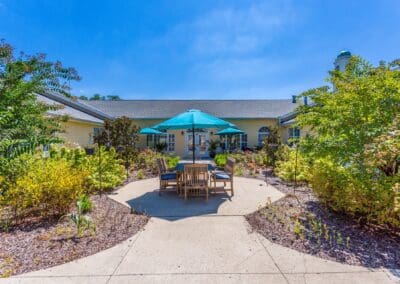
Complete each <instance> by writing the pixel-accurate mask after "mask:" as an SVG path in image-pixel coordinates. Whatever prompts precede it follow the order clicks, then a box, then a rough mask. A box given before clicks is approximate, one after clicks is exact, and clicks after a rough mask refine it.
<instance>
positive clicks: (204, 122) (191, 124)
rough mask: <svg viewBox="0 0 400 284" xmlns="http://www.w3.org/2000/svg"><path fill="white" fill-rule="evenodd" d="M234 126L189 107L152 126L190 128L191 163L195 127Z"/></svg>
mask: <svg viewBox="0 0 400 284" xmlns="http://www.w3.org/2000/svg"><path fill="white" fill-rule="evenodd" d="M231 126H234V125H233V124H232V123H229V122H227V121H225V120H223V119H220V118H218V117H215V116H212V115H211V114H208V113H205V112H202V111H200V110H197V109H190V110H188V111H185V112H183V113H181V114H178V115H177V116H174V117H172V118H170V119H168V120H166V121H164V122H161V123H160V124H157V125H155V126H154V127H153V128H154V129H157V130H170V129H191V130H192V134H193V147H192V152H193V164H194V163H195V147H194V146H195V143H194V141H195V139H194V133H195V129H196V128H226V127H231Z"/></svg>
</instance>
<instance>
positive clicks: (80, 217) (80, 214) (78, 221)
mask: <svg viewBox="0 0 400 284" xmlns="http://www.w3.org/2000/svg"><path fill="white" fill-rule="evenodd" d="M89 206H90V208H89ZM91 208H92V204H91V201H90V199H89V198H87V196H86V197H85V196H81V197H80V199H79V200H78V201H77V202H76V213H70V214H68V215H66V216H65V217H69V219H70V220H71V221H72V222H73V223H74V224H75V226H76V231H77V235H78V237H81V236H83V233H84V232H85V231H86V230H89V229H90V230H91V231H92V234H94V233H95V232H96V226H95V224H94V223H93V221H92V220H91V218H90V217H89V216H87V215H85V214H86V213H87V212H89V211H90V209H91Z"/></svg>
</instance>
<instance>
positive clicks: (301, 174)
mask: <svg viewBox="0 0 400 284" xmlns="http://www.w3.org/2000/svg"><path fill="white" fill-rule="evenodd" d="M277 156H278V157H279V159H280V160H278V161H277V162H276V168H275V173H276V175H277V176H279V177H280V178H281V179H283V180H285V181H290V182H292V181H294V177H295V169H296V181H299V182H306V181H308V179H309V173H310V165H309V163H308V162H307V161H306V159H305V158H304V155H303V154H302V153H301V151H297V167H296V150H295V149H290V148H289V147H287V146H285V147H282V148H281V149H279V151H278V153H277Z"/></svg>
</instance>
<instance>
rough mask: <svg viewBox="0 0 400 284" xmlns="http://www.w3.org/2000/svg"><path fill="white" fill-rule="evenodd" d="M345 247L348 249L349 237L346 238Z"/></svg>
mask: <svg viewBox="0 0 400 284" xmlns="http://www.w3.org/2000/svg"><path fill="white" fill-rule="evenodd" d="M346 247H347V248H348V249H349V248H350V237H347V238H346Z"/></svg>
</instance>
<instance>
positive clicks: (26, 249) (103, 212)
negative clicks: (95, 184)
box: [0, 195, 149, 277]
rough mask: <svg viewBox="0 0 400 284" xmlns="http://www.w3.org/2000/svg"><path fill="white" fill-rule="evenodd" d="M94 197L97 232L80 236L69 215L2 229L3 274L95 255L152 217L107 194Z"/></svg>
mask: <svg viewBox="0 0 400 284" xmlns="http://www.w3.org/2000/svg"><path fill="white" fill-rule="evenodd" d="M91 200H92V202H93V205H94V208H93V209H92V211H91V212H90V213H89V214H88V215H89V216H90V217H91V219H92V221H93V222H94V224H95V225H96V231H95V233H93V232H91V231H87V232H85V233H84V235H83V236H82V237H78V236H77V234H76V228H75V226H74V224H73V223H72V222H71V221H69V220H68V218H64V219H65V220H63V219H61V221H60V219H57V220H54V219H53V220H40V221H37V222H33V221H34V220H30V222H25V223H24V224H21V225H19V226H17V227H14V228H12V230H11V231H9V232H1V231H0V240H1V242H0V277H1V276H3V277H7V276H10V275H15V274H20V273H25V272H29V271H33V270H39V269H43V268H48V267H51V266H54V265H59V264H62V263H65V262H69V261H71V260H74V259H78V258H81V257H85V256H88V255H92V254H94V253H96V252H99V251H101V250H104V249H107V248H110V247H112V246H114V245H116V244H118V243H120V242H121V241H124V240H126V239H128V238H129V237H131V236H133V235H135V234H136V233H137V232H138V231H139V230H141V229H142V228H143V227H144V226H145V225H146V223H147V221H148V220H149V217H147V216H145V215H138V214H132V213H131V210H130V208H128V207H126V206H124V205H122V204H119V203H118V202H116V201H114V200H112V199H110V198H108V197H106V196H105V195H103V196H99V195H95V196H92V197H91Z"/></svg>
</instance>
